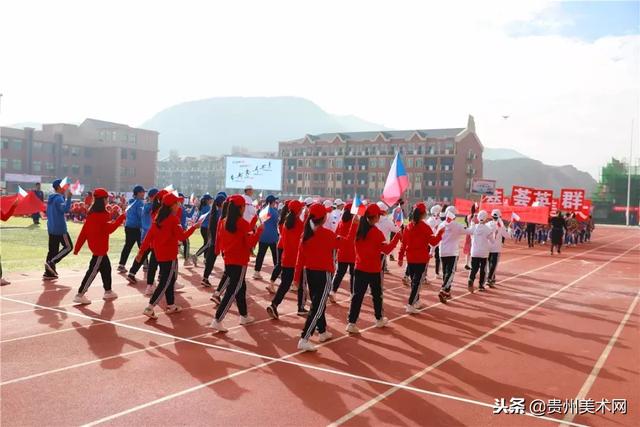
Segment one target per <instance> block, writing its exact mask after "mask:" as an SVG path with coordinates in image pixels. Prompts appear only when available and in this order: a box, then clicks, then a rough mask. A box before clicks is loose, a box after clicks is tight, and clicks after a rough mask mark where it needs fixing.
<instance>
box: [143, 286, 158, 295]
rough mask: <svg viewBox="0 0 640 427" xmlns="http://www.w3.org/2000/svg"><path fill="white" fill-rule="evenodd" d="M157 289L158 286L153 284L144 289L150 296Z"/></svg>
mask: <svg viewBox="0 0 640 427" xmlns="http://www.w3.org/2000/svg"><path fill="white" fill-rule="evenodd" d="M155 290H156V287H155V286H153V285H147V287H146V288H145V290H144V294H145V295H146V296H148V297H149V296H151V295H153V292H154V291H155Z"/></svg>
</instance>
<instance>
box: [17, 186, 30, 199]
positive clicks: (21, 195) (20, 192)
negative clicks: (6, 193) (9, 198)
mask: <svg viewBox="0 0 640 427" xmlns="http://www.w3.org/2000/svg"><path fill="white" fill-rule="evenodd" d="M27 194H29V193H27V192H26V191H25V190H24V188H22V187H20V186H19V185H18V197H19V198H21V199H24V198H25V197H27Z"/></svg>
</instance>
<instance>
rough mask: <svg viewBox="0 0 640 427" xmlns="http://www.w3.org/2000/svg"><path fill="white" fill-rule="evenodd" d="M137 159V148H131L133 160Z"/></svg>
mask: <svg viewBox="0 0 640 427" xmlns="http://www.w3.org/2000/svg"><path fill="white" fill-rule="evenodd" d="M135 159H136V150H131V160H135Z"/></svg>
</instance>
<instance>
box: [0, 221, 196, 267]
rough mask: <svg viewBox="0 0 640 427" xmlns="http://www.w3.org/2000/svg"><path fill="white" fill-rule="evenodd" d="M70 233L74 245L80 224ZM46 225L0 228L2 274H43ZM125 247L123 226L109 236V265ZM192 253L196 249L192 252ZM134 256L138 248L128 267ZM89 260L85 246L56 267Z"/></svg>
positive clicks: (13, 223)
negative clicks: (29, 272)
mask: <svg viewBox="0 0 640 427" xmlns="http://www.w3.org/2000/svg"><path fill="white" fill-rule="evenodd" d="M67 227H68V229H69V234H70V235H71V238H72V239H73V242H74V244H75V241H76V238H77V237H78V234H80V229H81V228H82V224H76V223H73V222H67ZM48 238H49V235H48V234H47V222H46V221H41V222H40V226H35V225H33V221H32V220H31V218H17V217H14V218H11V219H10V220H9V221H7V222H3V223H2V224H1V225H0V255H1V256H2V268H3V270H4V273H11V272H26V271H38V272H40V271H44V260H45V258H46V256H47V250H48ZM190 240H191V242H192V246H193V245H197V246H196V249H197V247H199V246H200V244H201V243H202V242H201V238H200V235H199V234H197V235H196V234H194V235H193V236H192V237H191V239H190ZM123 246H124V227H120V228H119V229H118V230H117V231H116V232H115V233H113V234H112V235H111V239H110V240H109V258H111V264H112V265H114V266H115V265H116V264H117V263H118V259H119V258H120V252H121V251H122V247H123ZM194 250H195V249H194ZM136 253H137V246H134V249H133V250H132V251H131V255H130V256H129V265H130V263H131V262H132V261H133V257H134V256H135V254H136ZM90 259H91V251H90V250H89V246H88V245H87V244H86V243H85V244H84V246H83V247H82V250H81V251H80V254H78V255H77V256H74V255H73V253H72V254H70V255H68V256H67V257H66V258H65V259H64V260H62V262H61V263H60V264H59V268H78V267H80V268H85V267H86V266H87V265H88V264H89V260H90Z"/></svg>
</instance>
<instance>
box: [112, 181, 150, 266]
mask: <svg viewBox="0 0 640 427" xmlns="http://www.w3.org/2000/svg"><path fill="white" fill-rule="evenodd" d="M144 194H145V190H144V188H143V187H142V186H141V185H136V186H135V187H133V198H132V199H131V200H129V206H128V207H127V210H126V213H127V221H126V222H125V223H124V235H125V241H124V246H123V247H122V252H121V253H120V262H119V263H118V272H119V273H126V272H127V268H126V267H125V266H126V264H127V260H128V259H129V254H130V253H131V249H132V248H133V245H138V248H140V242H141V240H142V209H143V207H144Z"/></svg>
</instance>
